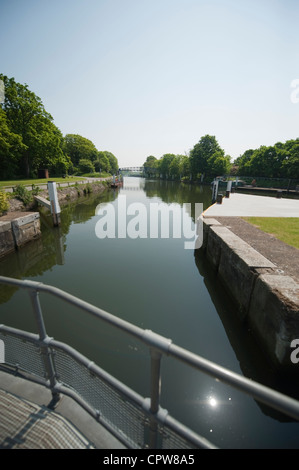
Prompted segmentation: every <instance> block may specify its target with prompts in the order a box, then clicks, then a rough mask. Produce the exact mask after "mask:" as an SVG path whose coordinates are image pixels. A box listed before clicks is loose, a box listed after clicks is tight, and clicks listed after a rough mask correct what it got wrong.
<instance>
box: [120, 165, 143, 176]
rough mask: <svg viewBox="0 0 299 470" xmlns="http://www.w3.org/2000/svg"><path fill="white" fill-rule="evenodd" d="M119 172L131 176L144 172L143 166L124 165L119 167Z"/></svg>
mask: <svg viewBox="0 0 299 470" xmlns="http://www.w3.org/2000/svg"><path fill="white" fill-rule="evenodd" d="M119 173H121V174H122V175H124V174H126V175H127V176H128V175H132V176H141V175H143V174H144V167H143V166H125V167H123V168H119Z"/></svg>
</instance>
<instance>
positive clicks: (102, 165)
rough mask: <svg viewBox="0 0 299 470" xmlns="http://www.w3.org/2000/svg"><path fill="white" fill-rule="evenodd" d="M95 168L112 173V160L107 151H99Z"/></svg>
mask: <svg viewBox="0 0 299 470" xmlns="http://www.w3.org/2000/svg"><path fill="white" fill-rule="evenodd" d="M95 169H96V171H104V172H107V173H110V170H111V168H110V162H109V158H108V157H107V155H106V154H105V152H103V151H100V152H99V153H98V158H97V160H96V161H95Z"/></svg>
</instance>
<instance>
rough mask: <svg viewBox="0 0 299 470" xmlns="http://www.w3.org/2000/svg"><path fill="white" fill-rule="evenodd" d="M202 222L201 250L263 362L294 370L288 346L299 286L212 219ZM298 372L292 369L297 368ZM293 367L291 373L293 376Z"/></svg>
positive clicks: (298, 322) (297, 316)
mask: <svg viewBox="0 0 299 470" xmlns="http://www.w3.org/2000/svg"><path fill="white" fill-rule="evenodd" d="M202 219H203V245H202V248H201V249H202V250H203V251H204V252H205V253H206V257H207V259H208V260H209V262H210V263H211V264H212V266H213V267H214V269H215V270H216V272H217V275H218V277H219V279H220V281H221V282H222V284H224V286H225V287H226V289H227V291H228V292H229V293H230V295H231V297H232V298H233V300H234V301H235V303H236V305H237V311H238V314H239V316H240V319H241V320H243V321H247V322H248V324H249V326H250V328H251V330H252V331H253V333H254V335H255V337H256V338H257V340H258V341H259V343H260V345H261V347H262V349H264V351H265V353H266V354H267V355H268V357H269V359H270V360H271V362H272V363H273V365H275V366H276V367H278V368H279V369H283V370H286V371H294V368H296V365H295V366H294V364H292V362H291V359H290V356H291V352H292V351H293V349H292V348H291V342H292V340H294V339H297V338H298V339H299V284H298V283H297V282H296V281H295V280H294V279H293V278H291V277H289V276H284V275H280V274H277V271H276V269H277V267H276V266H275V265H274V264H273V263H271V262H270V261H269V260H268V259H266V258H265V257H264V256H262V255H261V254H260V253H258V252H257V251H256V250H254V249H253V248H252V247H251V246H250V245H249V244H248V243H246V242H245V241H243V240H242V239H240V238H239V237H238V236H237V235H235V234H234V233H232V232H231V231H230V230H229V229H228V228H227V227H224V226H222V225H221V224H220V223H219V222H218V221H217V220H215V219H212V218H208V219H205V218H204V217H202ZM297 369H298V367H297ZM297 369H296V372H297Z"/></svg>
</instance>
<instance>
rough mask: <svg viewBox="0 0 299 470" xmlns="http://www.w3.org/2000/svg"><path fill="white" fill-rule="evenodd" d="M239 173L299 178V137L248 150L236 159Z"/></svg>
mask: <svg viewBox="0 0 299 470" xmlns="http://www.w3.org/2000/svg"><path fill="white" fill-rule="evenodd" d="M235 164H236V165H237V166H238V174H239V175H244V176H247V175H257V176H264V177H267V178H294V179H298V178H299V139H295V140H288V141H286V142H285V143H281V142H277V143H276V144H275V145H273V146H269V147H267V146H264V145H263V146H261V147H260V148H258V149H256V150H252V149H250V150H247V151H246V152H244V154H243V155H241V156H240V157H239V158H237V159H236V161H235Z"/></svg>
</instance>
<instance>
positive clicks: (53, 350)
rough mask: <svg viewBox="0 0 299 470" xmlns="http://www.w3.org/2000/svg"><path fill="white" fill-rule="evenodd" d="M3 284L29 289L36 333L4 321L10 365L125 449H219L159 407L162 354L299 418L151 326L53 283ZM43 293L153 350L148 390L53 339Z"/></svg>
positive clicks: (281, 401)
mask: <svg viewBox="0 0 299 470" xmlns="http://www.w3.org/2000/svg"><path fill="white" fill-rule="evenodd" d="M0 283H2V284H6V285H10V286H16V287H19V288H23V289H25V290H27V291H28V293H29V295H30V299H31V303H32V308H33V313H34V316H35V321H36V324H37V327H38V334H33V333H30V332H25V331H22V330H18V329H16V328H12V327H9V326H5V325H0V340H2V341H3V343H4V345H5V364H3V366H4V368H5V367H9V368H11V367H13V368H16V369H17V370H19V371H23V372H25V373H27V374H30V379H31V380H34V381H36V382H38V383H40V384H43V385H44V386H46V387H48V388H49V389H50V390H51V392H52V395H53V398H54V399H55V400H59V397H60V394H66V395H68V396H70V397H72V398H73V399H74V400H76V401H77V402H78V403H79V404H80V405H81V406H82V407H83V408H84V409H85V410H87V411H88V412H89V413H90V414H91V415H92V416H93V417H94V418H95V419H96V420H97V421H98V422H100V423H101V424H102V425H103V426H104V427H106V429H107V430H108V431H110V432H111V433H112V434H113V435H114V436H115V437H117V438H118V439H119V440H120V441H121V442H122V443H123V444H124V445H125V446H126V447H128V448H132V449H134V448H136V449H138V448H150V449H160V448H163V449H180V448H181V449H188V448H189V449H194V448H216V446H215V445H213V444H212V443H211V442H210V441H209V440H207V439H206V438H204V437H202V436H200V435H198V434H196V433H195V432H193V431H192V430H191V429H189V428H187V427H186V426H185V425H183V424H182V423H180V422H178V421H177V420H175V419H174V418H173V417H171V416H170V415H169V414H168V412H167V411H166V410H164V409H162V408H161V406H160V388H161V359H162V357H163V356H171V357H173V358H175V359H176V360H178V361H181V362H183V363H185V364H186V365H188V366H191V367H193V368H195V369H196V370H198V371H201V372H204V373H206V374H208V375H210V376H212V377H214V378H216V379H219V380H221V381H222V382H224V383H226V384H228V385H231V386H232V387H234V388H236V389H239V390H241V391H242V392H244V393H246V394H248V395H250V396H252V397H254V398H255V399H256V400H257V401H260V402H262V403H264V404H266V405H268V406H270V407H272V408H274V409H276V410H278V411H280V412H282V413H284V414H286V415H288V416H290V417H292V418H293V419H296V420H299V402H298V401H297V400H295V399H293V398H291V397H288V396H286V395H283V394H281V393H279V392H277V391H275V390H272V389H270V388H268V387H265V386H263V385H261V384H259V383H257V382H254V381H252V380H249V379H247V378H245V377H243V376H241V375H239V374H236V373H234V372H232V371H230V370H228V369H226V368H223V367H221V366H219V365H218V364H215V363H213V362H211V361H208V360H206V359H204V358H202V357H200V356H198V355H196V354H194V353H192V352H190V351H188V350H186V349H183V348H181V347H179V346H177V345H175V344H173V343H172V341H171V340H170V339H166V338H164V337H163V336H160V335H158V334H156V333H154V332H152V331H150V330H144V329H142V328H139V327H137V326H135V325H133V324H131V323H129V322H126V321H124V320H122V319H120V318H118V317H115V316H113V315H111V314H110V313H108V312H105V311H104V310H101V309H100V308H98V307H95V306H93V305H91V304H89V303H87V302H85V301H83V300H81V299H79V298H77V297H75V296H73V295H70V294H68V293H66V292H64V291H62V290H60V289H58V288H56V287H53V286H48V285H45V284H42V283H38V282H34V281H29V280H27V281H26V280H24V281H22V280H17V279H11V278H7V277H3V276H0ZM40 292H46V293H48V294H51V295H53V296H55V297H58V298H60V299H62V300H63V301H65V302H68V303H69V304H71V305H73V306H75V307H79V308H80V309H82V310H83V311H85V312H86V313H88V314H90V315H92V316H94V317H96V318H97V319H98V320H99V321H104V322H106V323H109V324H110V325H112V326H113V327H114V328H116V329H118V330H121V331H122V332H125V333H127V334H129V335H131V336H133V337H134V338H138V340H140V341H141V342H142V343H143V344H145V345H146V346H147V347H148V348H149V351H150V362H151V368H150V393H149V397H148V398H147V397H142V396H141V395H139V394H138V393H136V392H135V391H133V390H132V389H130V388H129V387H127V386H126V385H125V384H123V383H121V382H120V381H118V380H117V379H116V378H114V377H113V376H111V375H110V374H108V373H107V372H105V371H104V370H103V369H101V368H100V367H99V366H98V365H96V364H94V362H92V361H90V360H88V359H87V358H86V357H84V356H83V355H82V354H80V353H79V352H78V351H76V350H75V349H73V348H71V347H70V346H69V345H67V344H64V343H62V342H59V341H56V340H55V339H53V338H50V337H48V335H47V332H46V327H45V323H44V318H43V314H42V309H41V304H40V298H39V293H40Z"/></svg>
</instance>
